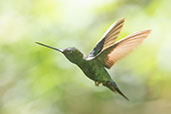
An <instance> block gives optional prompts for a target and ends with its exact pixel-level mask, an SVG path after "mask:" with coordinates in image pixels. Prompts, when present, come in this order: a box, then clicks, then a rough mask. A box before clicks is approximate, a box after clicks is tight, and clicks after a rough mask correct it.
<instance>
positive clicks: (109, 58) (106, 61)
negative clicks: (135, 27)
mask: <svg viewBox="0 0 171 114" xmlns="http://www.w3.org/2000/svg"><path fill="white" fill-rule="evenodd" d="M150 32H151V30H143V31H140V32H136V33H134V34H131V35H129V36H127V37H125V38H123V39H121V40H120V41H118V42H116V43H115V44H114V45H113V46H111V47H109V48H107V49H106V50H104V51H102V52H101V53H100V54H99V55H97V56H96V57H97V58H98V60H100V62H101V63H102V64H103V65H104V66H105V67H106V68H108V69H110V68H111V67H112V65H113V64H114V63H115V62H116V61H118V60H120V59H122V58H123V57H125V56H126V55H127V54H129V53H130V52H132V51H133V50H134V49H135V48H136V47H137V46H138V45H139V44H141V43H142V41H143V40H144V39H145V38H147V36H148V35H149V34H150ZM96 57H95V58H96ZM95 58H94V59H95Z"/></svg>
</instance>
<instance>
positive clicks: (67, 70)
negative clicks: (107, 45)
mask: <svg viewBox="0 0 171 114" xmlns="http://www.w3.org/2000/svg"><path fill="white" fill-rule="evenodd" d="M170 4H171V1H170V0H1V1H0V52H1V54H0V62H1V64H0V114H114V113H116V114H137V113H138V114H152V113H155V114H170V112H171V91H170V88H171V62H170V58H171V45H170V43H171V38H170V36H171V32H170V26H171V21H170V19H171V13H170V12H169V11H171V7H170ZM122 17H125V18H126V22H125V26H124V28H123V31H122V33H121V35H120V38H122V37H124V36H126V35H128V34H130V33H132V32H135V31H139V30H143V29H146V28H150V29H152V33H151V35H150V36H149V38H148V39H146V40H145V42H144V43H143V44H142V45H141V46H139V47H138V48H137V49H136V50H135V51H134V52H133V53H132V54H130V55H129V56H127V57H126V58H125V59H123V60H122V61H120V62H118V63H117V64H116V65H115V66H114V67H112V69H111V70H110V71H109V72H110V74H111V75H112V76H113V79H114V80H115V81H116V82H117V84H118V85H119V87H120V88H121V90H122V91H123V92H124V93H125V94H126V95H127V96H128V97H129V99H130V101H129V102H127V101H125V99H123V98H122V97H121V96H119V95H117V94H113V93H112V92H111V91H109V90H108V89H106V88H105V87H102V86H100V87H95V86H94V82H93V81H91V80H89V79H88V78H87V77H85V75H84V74H83V73H82V72H81V70H79V69H78V67H77V66H75V65H73V64H71V63H70V62H68V61H67V60H66V58H65V57H64V56H63V55H61V54H60V53H57V52H55V51H53V50H50V49H46V48H44V47H41V46H38V45H36V44H35V43H34V42H35V41H40V42H43V43H46V44H50V45H51V46H54V47H58V48H62V49H64V48H66V47H69V46H74V47H77V48H79V49H81V50H82V51H83V52H84V53H85V54H86V55H88V53H89V51H90V50H91V49H92V48H93V46H94V45H95V44H96V42H97V41H98V40H99V39H100V37H101V36H102V35H103V33H104V32H105V31H106V30H107V29H108V27H109V26H110V25H111V24H112V23H113V22H114V21H116V20H117V19H119V18H122ZM120 38H119V39H120Z"/></svg>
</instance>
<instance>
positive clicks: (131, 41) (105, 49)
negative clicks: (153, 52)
mask: <svg viewBox="0 0 171 114" xmlns="http://www.w3.org/2000/svg"><path fill="white" fill-rule="evenodd" d="M124 20H125V19H124V18H122V19H120V20H118V21H116V22H115V23H113V24H112V25H111V27H110V28H109V29H108V30H107V32H106V33H105V34H104V35H103V36H102V38H101V40H100V41H99V42H98V43H97V44H96V46H95V47H94V48H93V49H92V51H91V52H90V54H89V55H88V56H85V55H84V54H83V53H81V52H80V51H79V50H78V49H76V48H74V47H69V48H66V49H64V50H63V49H58V48H54V47H51V46H48V45H45V44H42V43H39V42H36V43H37V44H39V45H42V46H45V47H48V48H51V49H54V50H56V51H59V52H61V53H62V54H64V55H65V57H66V58H67V59H68V60H69V61H70V62H72V63H74V64H76V65H78V67H79V68H80V69H81V70H82V71H83V72H84V74H85V75H86V76H87V77H88V78H90V79H92V80H93V81H94V82H95V85H96V86H99V84H101V83H102V85H103V86H106V87H107V88H109V89H110V90H112V91H113V92H116V93H119V94H120V95H121V96H123V97H124V98H125V99H127V100H128V98H127V97H126V96H125V95H124V94H123V93H122V92H121V90H120V89H119V88H118V86H117V84H116V83H115V82H114V81H113V80H112V78H111V77H110V75H109V73H108V72H107V70H106V69H105V68H107V69H110V68H111V67H112V66H113V64H115V63H116V62H117V61H118V60H120V59H122V58H123V57H124V56H126V55H127V54H129V53H130V52H132V51H133V50H134V49H135V48H136V47H137V46H138V45H139V44H141V43H142V41H143V40H144V39H145V38H147V36H148V35H149V34H150V32H151V30H143V31H139V32H135V33H133V34H131V35H129V36H127V37H125V38H123V39H121V40H119V41H117V42H116V39H117V37H118V35H119V33H120V31H121V29H122V27H123V25H124Z"/></svg>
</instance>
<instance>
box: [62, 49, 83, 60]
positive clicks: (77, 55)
mask: <svg viewBox="0 0 171 114" xmlns="http://www.w3.org/2000/svg"><path fill="white" fill-rule="evenodd" d="M63 54H64V55H65V57H66V58H67V59H69V61H71V62H72V63H78V62H79V61H81V59H82V58H83V54H82V53H81V52H80V51H79V50H78V49H76V48H74V47H69V48H66V49H64V50H63Z"/></svg>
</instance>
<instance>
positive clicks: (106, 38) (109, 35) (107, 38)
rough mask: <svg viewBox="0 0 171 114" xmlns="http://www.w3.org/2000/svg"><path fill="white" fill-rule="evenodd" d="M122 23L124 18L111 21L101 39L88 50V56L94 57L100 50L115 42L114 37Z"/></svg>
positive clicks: (116, 35)
mask: <svg viewBox="0 0 171 114" xmlns="http://www.w3.org/2000/svg"><path fill="white" fill-rule="evenodd" d="M123 24H124V18H122V19H120V20H118V21H117V22H115V23H113V24H112V25H111V27H110V28H109V29H108V30H107V31H106V33H105V34H104V35H103V37H102V39H101V40H100V41H99V42H98V43H97V44H96V46H95V47H94V48H93V50H92V51H91V52H90V55H89V57H94V56H96V55H98V54H99V53H100V52H102V51H103V50H105V49H107V48H108V47H110V46H112V45H113V44H114V43H115V41H116V38H117V37H118V35H119V33H120V31H121V29H122V27H123Z"/></svg>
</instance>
